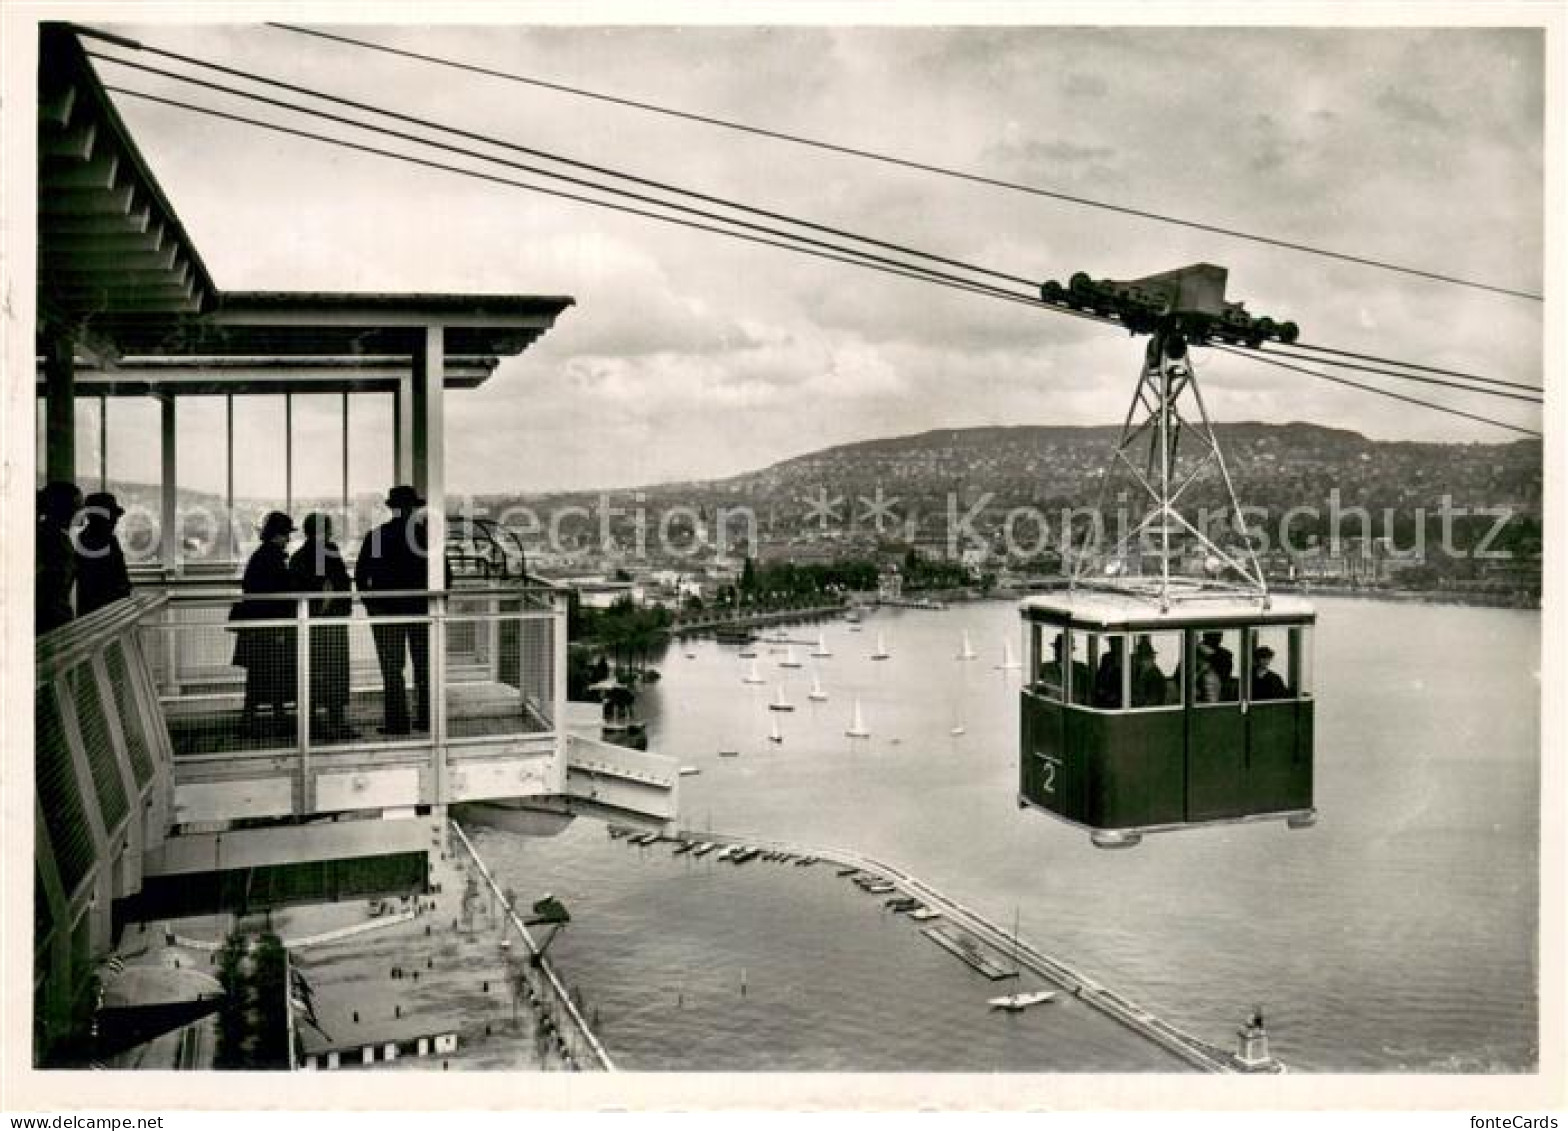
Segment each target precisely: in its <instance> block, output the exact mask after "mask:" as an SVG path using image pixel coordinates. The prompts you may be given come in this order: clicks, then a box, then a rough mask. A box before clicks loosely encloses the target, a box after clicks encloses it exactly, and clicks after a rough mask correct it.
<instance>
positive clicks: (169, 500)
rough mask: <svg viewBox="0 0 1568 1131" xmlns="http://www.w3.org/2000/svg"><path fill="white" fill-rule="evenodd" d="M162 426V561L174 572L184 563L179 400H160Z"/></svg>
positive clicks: (168, 396)
mask: <svg viewBox="0 0 1568 1131" xmlns="http://www.w3.org/2000/svg"><path fill="white" fill-rule="evenodd" d="M160 400H161V404H160V406H159V407H160V408H161V410H162V427H161V429H160V435H161V448H162V454H163V474H162V482H161V484H160V487H161V491H162V500H163V506H162V509H161V516H160V518H159V522H160V526H159V536H158V560H159V563H160V564H161V565H162V566H163V568H164V569H167V570H174V569H176V568H178V566H179V564H180V532H179V529H178V527H179V514H178V513H177V510H176V503H177V502H178V499H179V496H178V495H177V494H176V491H177V489H178V484H179V461H178V458H177V456H176V454H175V422H176V417H175V397H174V394H173V393H164V394H162V395H161V397H160Z"/></svg>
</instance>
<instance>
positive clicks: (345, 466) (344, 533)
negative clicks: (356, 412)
mask: <svg viewBox="0 0 1568 1131" xmlns="http://www.w3.org/2000/svg"><path fill="white" fill-rule="evenodd" d="M355 533H356V531H353V530H350V529H349V514H348V393H347V392H345V393H344V394H343V530H342V532H341V533H339V534H338V537H339V538H340V539H346V538H348V537H350V536H351V535H353V534H355Z"/></svg>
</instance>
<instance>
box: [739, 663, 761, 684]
mask: <svg viewBox="0 0 1568 1131" xmlns="http://www.w3.org/2000/svg"><path fill="white" fill-rule="evenodd" d="M742 682H744V683H765V682H766V681H765V680H764V679H763V678H762V673H761V672H759V671H758V670H757V661H756V660H753V661H751V670H750V671H749V672H747V673H746V678H745V679H744V680H743V681H742Z"/></svg>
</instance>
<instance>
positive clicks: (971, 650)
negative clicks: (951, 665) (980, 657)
mask: <svg viewBox="0 0 1568 1131" xmlns="http://www.w3.org/2000/svg"><path fill="white" fill-rule="evenodd" d="M976 655H977V653H976V652H975V646H974V645H973V644H971V643H970V642H969V630H968V629H967V628H966V629H964V643H963V646H962V647H960V648H959V649H958V658H959V659H960V660H972V659H974V658H975V656H976Z"/></svg>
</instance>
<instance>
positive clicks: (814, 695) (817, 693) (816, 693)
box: [806, 672, 828, 703]
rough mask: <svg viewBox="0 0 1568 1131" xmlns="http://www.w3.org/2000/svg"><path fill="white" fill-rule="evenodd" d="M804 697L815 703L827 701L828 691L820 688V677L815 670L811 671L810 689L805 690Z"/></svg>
mask: <svg viewBox="0 0 1568 1131" xmlns="http://www.w3.org/2000/svg"><path fill="white" fill-rule="evenodd" d="M806 698H807V699H810V700H813V701H814V702H817V703H826V702H827V698H828V693H827V692H826V691H823V690H822V677H821V676H820V675H818V674H817V673H816V672H812V673H811V690H810V691H809V692H807V694H806Z"/></svg>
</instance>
